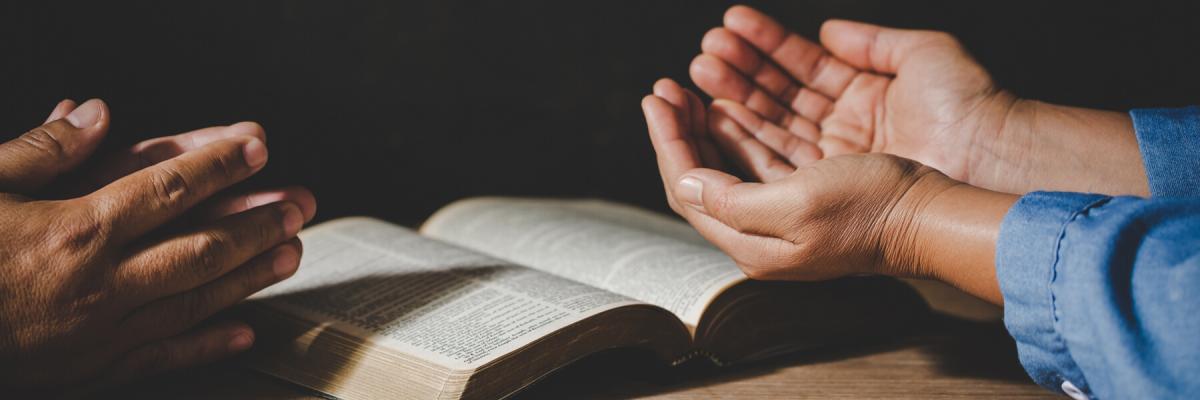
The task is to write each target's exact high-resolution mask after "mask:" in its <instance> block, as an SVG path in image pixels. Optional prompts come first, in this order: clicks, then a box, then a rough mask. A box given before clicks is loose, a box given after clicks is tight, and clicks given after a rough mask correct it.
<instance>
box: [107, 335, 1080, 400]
mask: <svg viewBox="0 0 1200 400" xmlns="http://www.w3.org/2000/svg"><path fill="white" fill-rule="evenodd" d="M913 323H914V325H915V328H914V329H913V332H910V333H908V334H905V335H902V336H900V337H898V338H894V339H892V340H890V341H884V342H878V343H870V344H857V345H853V346H837V347H832V348H827V349H824V350H820V351H816V352H808V353H804V354H796V355H792V356H787V357H783V358H780V359H776V360H774V361H770V362H765V363H759V364H754V365H749V366H745V367H739V368H729V369H717V368H712V367H709V366H707V365H704V364H691V365H685V366H682V367H679V368H675V369H667V368H654V367H648V366H647V365H648V364H649V363H647V362H644V361H643V359H642V358H641V357H640V356H639V355H637V354H632V353H630V352H613V353H608V354H600V355H596V356H593V357H591V358H588V359H585V360H583V361H580V362H579V363H576V364H574V365H572V366H569V367H567V368H565V369H563V370H560V371H558V372H556V373H554V374H553V375H551V376H549V377H547V378H546V379H544V380H542V381H541V382H539V383H537V384H535V385H534V386H532V387H530V388H528V389H526V390H525V391H523V392H521V393H519V394H518V395H517V396H516V398H518V399H543V398H545V399H562V398H572V399H580V398H593V399H606V398H629V397H645V398H657V399H711V398H821V399H837V398H848V399H863V398H913V399H930V398H963V397H986V398H996V397H1000V398H1006V399H1013V398H1055V397H1056V396H1055V395H1054V394H1053V393H1051V392H1048V391H1045V390H1043V389H1041V388H1039V387H1037V386H1036V385H1034V384H1033V383H1032V382H1031V381H1030V380H1029V378H1028V377H1027V376H1026V375H1025V373H1024V371H1023V370H1022V369H1021V367H1020V365H1019V364H1018V363H1017V358H1016V351H1015V348H1014V345H1013V342H1012V339H1010V338H1009V337H1008V336H1007V335H1006V334H1005V331H1004V328H1003V326H1001V325H999V324H998V323H980V322H971V321H967V320H962V319H956V318H951V317H944V316H932V317H930V318H929V320H925V321H914V322H913ZM112 394H114V395H116V394H119V395H120V396H132V397H134V398H156V399H157V398H185V399H186V398H226V399H249V398H255V399H305V398H315V396H314V395H313V393H310V392H307V391H305V390H303V389H302V388H299V387H296V386H293V385H291V384H289V383H287V382H283V381H279V380H276V379H274V378H270V377H267V376H263V375H259V374H257V373H254V372H252V371H248V370H245V369H242V368H240V367H239V366H237V365H236V363H224V364H217V365H213V366H209V367H205V368H198V369H192V370H186V371H179V372H176V373H173V374H170V375H167V376H163V377H159V378H155V379H153V380H151V381H147V382H140V383H136V384H133V385H130V386H128V387H125V388H119V389H117V390H116V391H114V392H113V393H112Z"/></svg>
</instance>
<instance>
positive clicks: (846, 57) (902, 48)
mask: <svg viewBox="0 0 1200 400" xmlns="http://www.w3.org/2000/svg"><path fill="white" fill-rule="evenodd" d="M821 44H823V45H824V46H825V48H826V49H828V50H829V52H830V53H832V54H833V55H834V56H835V57H837V58H840V59H842V60H843V61H846V62H847V63H849V64H850V65H853V66H855V67H857V68H862V69H869V70H874V71H876V72H882V73H886V74H895V73H897V71H899V70H900V66H901V65H903V64H904V62H905V61H906V60H909V59H910V58H911V57H913V56H914V55H918V54H920V53H921V52H922V51H929V50H933V51H949V52H953V53H957V54H965V51H964V50H963V49H962V46H961V45H959V43H958V40H956V39H954V37H953V36H951V35H950V34H948V33H945V32H938V31H923V30H910V29H894V28H888V27H883V26H878V25H871V24H866V23H862V22H854V21H846V20H836V19H835V20H829V21H826V22H825V24H823V25H821Z"/></svg>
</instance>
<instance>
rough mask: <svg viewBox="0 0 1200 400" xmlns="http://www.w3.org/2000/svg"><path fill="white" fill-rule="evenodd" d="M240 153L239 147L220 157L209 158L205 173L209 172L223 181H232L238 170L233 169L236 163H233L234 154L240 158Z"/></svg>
mask: <svg viewBox="0 0 1200 400" xmlns="http://www.w3.org/2000/svg"><path fill="white" fill-rule="evenodd" d="M241 151H242V150H241V147H240V146H239V147H237V148H236V149H234V150H231V151H226V152H224V153H223V154H221V155H220V156H217V157H212V158H209V159H208V165H207V168H205V171H209V172H211V173H212V174H213V175H214V176H216V177H219V178H221V179H223V180H225V181H229V180H232V179H233V178H235V177H236V176H237V172H238V168H237V167H235V165H237V164H238V163H235V162H234V158H235V156H234V154H237V157H240V155H241Z"/></svg>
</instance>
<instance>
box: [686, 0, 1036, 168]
mask: <svg viewBox="0 0 1200 400" xmlns="http://www.w3.org/2000/svg"><path fill="white" fill-rule="evenodd" d="M821 43H822V44H823V45H824V46H823V47H822V45H818V44H816V43H813V42H811V41H809V40H807V39H805V38H803V37H801V36H799V35H797V34H795V33H792V32H789V31H788V30H787V29H785V28H784V27H783V26H781V25H780V24H779V23H777V22H776V21H774V20H772V19H771V18H770V17H768V16H766V15H764V14H762V13H760V12H758V11H755V10H753V9H751V8H749V7H745V6H735V7H733V8H731V9H729V11H728V12H727V13H726V14H725V19H724V26H723V27H718V28H714V29H712V30H710V31H709V32H708V33H707V34H706V35H705V36H704V39H703V41H702V43H701V47H702V50H703V54H701V55H699V56H697V57H696V58H695V60H694V61H693V62H692V65H691V76H692V79H693V80H694V81H695V83H696V85H697V86H699V87H700V88H701V89H702V90H703V91H705V92H706V93H708V94H709V95H711V96H712V97H713V98H715V99H725V100H727V101H728V104H725V105H724V106H723V107H724V108H729V106H730V105H738V106H740V108H741V109H740V110H736V111H735V112H737V113H738V115H737V117H738V118H731V120H732V121H733V122H739V123H740V124H735V125H733V126H729V127H727V128H726V129H722V130H715V131H714V135H725V136H734V137H743V138H748V139H742V140H758V141H760V142H762V144H763V145H764V146H765V147H766V148H768V149H769V150H771V153H770V155H772V156H773V157H774V158H776V159H777V161H772V162H773V163H776V162H777V163H780V164H783V166H782V167H786V168H795V167H801V166H804V165H806V164H808V163H811V162H814V161H815V160H818V159H820V158H822V157H826V158H827V157H834V156H838V155H843V154H855V153H867V152H883V153H889V154H894V155H898V156H901V157H905V158H910V159H913V160H916V161H919V162H921V163H924V164H926V165H929V166H932V167H934V168H936V169H938V170H940V171H942V172H944V173H945V174H947V175H949V176H950V177H952V178H954V179H958V180H963V181H967V182H969V183H972V184H975V185H979V186H983V187H985V188H991V189H996V190H1010V191H1025V190H1029V189H1030V188H1029V187H1027V186H1028V185H1029V183H1028V182H1025V181H1021V180H1020V179H1022V177H1021V173H1022V172H1024V171H1021V170H1020V167H1019V166H1016V167H1014V166H1013V165H1012V164H1011V163H1010V162H1004V160H1020V159H1021V157H1020V156H1026V155H1028V154H1025V150H1027V149H1025V148H1024V146H1025V145H1026V143H1025V142H1022V141H1021V140H1022V138H1007V137H1006V138H1003V139H1005V140H1007V142H1005V143H1003V146H1000V147H993V146H991V145H990V143H991V142H994V141H996V140H998V139H997V138H998V137H999V136H1000V135H1001V134H1002V132H1001V131H1002V129H1003V128H1004V125H1005V123H1006V119H1007V118H1010V116H1011V115H1010V114H1011V111H1013V110H1014V107H1015V106H1016V104H1018V102H1019V101H1018V99H1017V98H1016V97H1014V96H1013V95H1011V94H1009V93H1007V92H1004V91H1001V90H999V89H997V88H996V86H995V84H994V82H993V81H992V79H991V77H990V76H989V75H988V73H987V71H985V70H984V69H983V68H982V67H981V66H980V65H979V64H978V63H977V62H976V61H975V60H973V59H972V58H971V56H970V55H969V54H968V53H967V52H966V51H965V50H964V49H963V47H962V46H961V45H960V44H959V43H958V42H957V41H956V40H955V39H954V38H953V37H952V36H950V35H948V34H946V33H943V32H933V31H917V30H902V29H891V28H885V27H880V26H874V25H869V24H863V23H857V22H850V21H840V20H831V21H828V22H826V23H825V24H824V26H822V28H821ZM718 111H720V112H723V111H725V110H718ZM745 111H748V112H745ZM729 130H732V131H734V132H727V131H729ZM763 136H765V138H764V137H763ZM997 152H1000V153H1004V154H996V153H997ZM1009 153H1012V154H1009ZM1010 155H1013V157H1009V156H1010ZM735 159H736V157H735ZM739 161H742V162H743V165H745V161H744V160H739ZM748 169H749V170H750V171H751V172H752V173H754V174H756V175H757V176H758V177H759V178H760V179H763V180H767V179H770V178H772V177H775V176H779V175H771V174H774V173H772V172H764V171H760V170H757V169H754V168H748ZM764 173H765V174H768V175H766V176H764V175H763V174H764Z"/></svg>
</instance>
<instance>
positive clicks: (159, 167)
mask: <svg viewBox="0 0 1200 400" xmlns="http://www.w3.org/2000/svg"><path fill="white" fill-rule="evenodd" d="M266 163H267V147H266V145H265V144H263V142H262V141H261V140H258V139H257V138H253V137H239V138H232V139H224V140H220V141H217V142H214V143H210V144H209V145H207V146H204V147H203V148H200V149H198V150H194V151H190V152H187V153H184V154H182V155H180V156H178V157H175V158H172V159H170V160H167V161H164V162H161V163H158V164H156V165H154V166H152V167H149V168H146V169H143V170H141V171H138V172H135V173H133V174H130V175H129V176H126V177H124V178H121V179H118V180H117V181H116V182H113V183H112V184H109V185H108V186H105V187H103V188H101V189H100V190H98V191H96V192H95V193H92V194H91V195H88V196H87V197H86V198H85V201H87V202H88V203H89V204H91V205H92V206H93V208H95V209H97V210H99V214H100V215H99V218H100V220H101V221H104V222H105V223H107V224H109V225H110V226H111V227H112V229H113V234H112V239H113V240H115V241H116V242H118V243H125V242H127V241H129V240H132V239H134V238H137V237H140V236H142V235H143V234H145V233H146V232H149V231H150V230H152V229H154V228H157V227H159V226H161V225H163V224H165V223H167V222H169V221H171V220H173V219H175V218H176V217H178V216H179V215H180V214H182V213H184V212H185V211H187V210H188V209H190V208H192V206H195V205H196V204H198V203H200V202H201V201H203V200H204V199H207V198H208V197H209V196H212V195H213V194H214V193H216V192H218V191H220V190H222V189H225V188H226V187H228V186H230V185H232V184H234V183H237V182H240V181H242V180H244V179H246V178H248V177H250V176H251V175H253V174H254V173H256V172H258V171H259V170H260V169H262V167H263V166H264V165H265V164H266Z"/></svg>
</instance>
